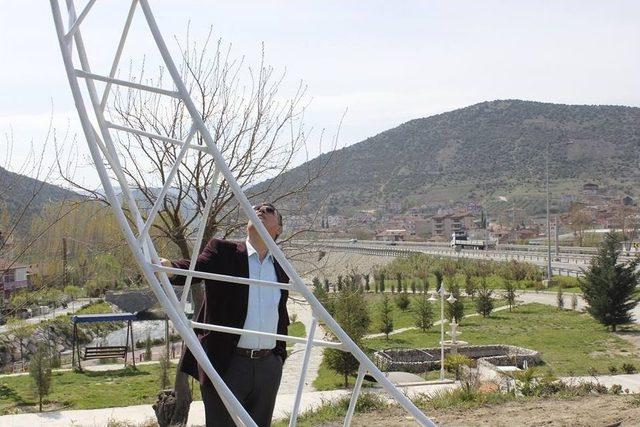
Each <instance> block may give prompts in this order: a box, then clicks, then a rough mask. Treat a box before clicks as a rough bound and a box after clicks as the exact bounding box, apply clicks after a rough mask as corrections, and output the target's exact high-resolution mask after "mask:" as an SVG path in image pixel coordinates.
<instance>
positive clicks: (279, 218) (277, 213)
mask: <svg viewBox="0 0 640 427" xmlns="http://www.w3.org/2000/svg"><path fill="white" fill-rule="evenodd" d="M256 206H258V207H262V206H269V207H270V208H273V210H274V211H276V215H277V217H278V225H279V226H282V214H281V213H280V211H279V210H278V208H276V207H275V206H274V205H273V203H269V202H262V203H260V204H259V205H255V206H254V209H255V207H256Z"/></svg>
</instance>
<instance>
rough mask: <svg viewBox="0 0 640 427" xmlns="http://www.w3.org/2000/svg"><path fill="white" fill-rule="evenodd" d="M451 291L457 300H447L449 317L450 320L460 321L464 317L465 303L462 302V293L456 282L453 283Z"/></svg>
mask: <svg viewBox="0 0 640 427" xmlns="http://www.w3.org/2000/svg"><path fill="white" fill-rule="evenodd" d="M449 292H450V293H451V295H453V297H454V298H455V299H456V300H455V302H453V303H450V302H447V306H446V307H447V308H446V311H447V319H448V320H449V321H450V322H451V321H452V320H453V319H456V321H457V322H458V323H460V321H461V320H462V318H463V317H464V304H463V302H462V295H461V294H460V287H459V286H458V285H457V284H456V283H452V284H451V288H450V289H449Z"/></svg>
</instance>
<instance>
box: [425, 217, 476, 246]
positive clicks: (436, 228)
mask: <svg viewBox="0 0 640 427" xmlns="http://www.w3.org/2000/svg"><path fill="white" fill-rule="evenodd" d="M431 222H432V232H433V237H440V238H443V239H445V240H446V239H449V238H451V234H453V233H454V232H456V231H464V230H471V229H473V228H475V225H474V222H473V215H471V214H470V213H469V212H463V213H451V214H439V215H434V216H432V217H431Z"/></svg>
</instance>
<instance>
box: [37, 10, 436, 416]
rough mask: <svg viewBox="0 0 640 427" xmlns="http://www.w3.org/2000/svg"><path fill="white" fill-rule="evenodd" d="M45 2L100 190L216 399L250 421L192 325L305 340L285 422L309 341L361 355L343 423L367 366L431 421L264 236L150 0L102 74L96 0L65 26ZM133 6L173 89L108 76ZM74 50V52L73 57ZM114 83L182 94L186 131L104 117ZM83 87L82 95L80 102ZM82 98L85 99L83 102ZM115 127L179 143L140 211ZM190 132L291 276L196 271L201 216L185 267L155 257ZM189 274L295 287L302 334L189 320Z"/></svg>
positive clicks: (70, 17) (350, 413)
mask: <svg viewBox="0 0 640 427" xmlns="http://www.w3.org/2000/svg"><path fill="white" fill-rule="evenodd" d="M50 3H51V10H52V13H53V19H54V23H55V28H56V32H57V36H58V42H59V44H60V49H61V51H62V58H63V61H64V67H65V70H66V73H67V78H68V81H69V85H70V87H71V92H72V94H73V99H74V101H75V105H76V109H77V110H78V115H79V117H80V122H81V125H82V130H83V132H84V135H85V137H86V140H87V143H88V146H89V150H90V152H91V156H92V158H93V162H94V164H95V167H96V169H97V172H98V175H99V177H100V180H101V182H102V186H103V188H104V192H105V195H106V197H107V199H108V201H109V203H110V205H111V207H112V208H113V212H114V214H115V216H116V218H117V220H118V223H119V225H120V228H121V230H122V232H123V234H124V237H125V239H126V241H127V243H128V245H129V247H130V249H131V252H132V254H133V256H134V258H135V260H136V262H137V264H138V266H139V267H140V269H141V270H142V272H143V273H144V277H145V279H146V280H147V282H148V283H149V284H150V286H151V288H152V290H153V292H154V293H155V295H156V297H157V298H158V301H159V302H160V303H161V304H162V306H163V308H164V310H165V312H166V314H167V315H168V317H169V318H170V319H171V321H172V322H173V324H174V327H175V328H176V329H177V330H178V332H179V333H180V335H181V337H182V338H183V339H184V341H185V343H186V345H187V346H188V347H189V349H190V350H191V352H192V353H193V355H194V356H195V358H196V360H197V361H198V364H199V365H200V366H201V367H202V368H203V369H204V371H205V372H206V374H207V376H208V377H209V378H210V379H211V382H212V384H213V385H214V387H215V389H216V390H217V391H218V393H219V394H220V396H221V398H222V401H223V402H224V404H225V406H226V408H227V409H228V410H229V413H230V414H231V415H232V417H233V418H234V420H235V422H236V424H237V425H241V426H255V425H256V424H255V422H254V421H253V420H252V419H251V417H250V416H249V414H248V413H247V412H246V411H245V409H244V408H243V407H242V405H241V404H240V403H239V402H238V400H237V399H236V398H235V396H234V395H233V394H232V393H231V391H230V390H229V388H228V387H227V386H226V384H225V383H224V382H223V381H222V378H221V377H220V375H219V374H218V373H217V372H216V370H215V369H214V368H213V366H212V364H211V362H210V361H209V359H208V358H207V355H206V353H205V352H204V349H203V348H202V346H201V345H200V342H199V341H198V338H197V336H196V334H195V332H194V331H193V328H197V329H206V330H211V331H219V332H225V333H232V334H239V335H244V334H248V335H259V336H271V337H274V338H277V339H278V340H283V341H288V342H297V343H304V344H305V355H304V362H303V366H302V369H301V372H300V378H299V383H298V389H297V394H296V399H295V402H294V405H293V408H292V412H291V414H292V415H291V419H290V423H289V425H290V426H294V425H295V424H296V420H297V415H298V409H299V406H300V399H301V396H302V389H303V386H304V382H305V374H306V371H307V366H308V363H309V356H310V352H311V349H312V347H313V346H324V347H331V348H336V349H339V350H342V351H346V352H350V353H351V354H353V356H354V357H355V358H356V359H357V360H358V362H359V363H360V366H359V369H358V376H357V379H356V383H355V387H354V390H353V393H352V396H351V402H350V405H349V408H348V410H347V414H346V416H345V420H344V425H345V426H348V425H349V424H350V422H351V418H352V416H353V412H354V410H355V406H356V401H357V399H358V395H359V393H360V389H361V386H362V381H363V379H364V376H365V374H367V373H368V374H369V375H371V376H373V377H374V378H375V379H376V381H378V383H379V384H380V385H381V386H382V387H383V388H384V389H385V390H386V391H387V392H388V393H389V394H390V395H391V396H392V397H393V398H394V399H395V400H396V401H397V402H398V403H399V404H400V405H401V406H402V407H404V408H405V409H406V410H407V411H408V412H409V413H410V414H411V415H412V416H413V417H414V419H415V420H416V421H417V422H418V423H419V424H420V425H424V426H434V425H435V424H434V423H433V422H432V421H431V420H430V419H429V418H427V417H426V416H425V415H424V414H423V413H422V412H421V411H420V410H419V409H418V408H416V406H415V405H413V403H412V402H411V401H410V400H409V399H408V398H407V397H406V396H405V395H404V394H403V393H401V392H400V391H399V390H398V389H397V388H396V387H395V386H394V385H393V384H392V383H391V382H390V381H389V380H388V379H387V377H385V375H384V374H383V373H382V372H381V371H380V370H379V369H378V368H377V367H376V366H375V365H374V364H373V362H372V361H371V360H369V358H367V356H366V355H365V354H364V352H363V351H362V350H361V349H360V348H358V346H357V345H356V344H355V343H354V342H353V341H352V340H351V339H350V338H349V336H348V335H347V334H346V333H345V332H344V331H343V330H342V329H341V328H340V326H339V325H338V324H337V323H336V321H335V320H334V319H333V318H332V317H331V315H330V314H329V313H328V312H327V311H326V310H325V309H324V307H323V306H322V305H321V304H320V303H319V302H318V300H317V299H316V298H315V296H314V295H313V293H312V292H311V291H310V290H309V289H308V288H307V287H306V286H305V284H304V282H303V281H302V279H301V278H300V277H299V276H298V274H297V273H296V271H295V270H294V268H293V267H292V265H291V264H290V263H289V261H288V260H287V258H286V257H285V255H284V253H283V252H282V251H281V250H280V248H279V247H278V246H277V245H276V243H275V242H274V241H273V239H272V238H271V237H270V235H269V234H268V232H267V230H266V229H265V227H264V225H263V224H262V222H261V221H259V220H258V217H257V216H256V213H255V211H254V210H253V209H252V206H251V204H250V203H249V200H248V199H247V197H246V196H245V194H244V192H243V190H242V188H241V187H240V185H239V184H238V182H237V181H236V180H235V178H234V176H233V174H232V172H231V170H230V169H229V167H228V165H227V164H226V163H225V160H224V158H223V156H222V154H221V153H220V151H219V149H218V147H217V145H216V141H215V140H214V139H213V138H212V136H211V134H210V133H209V131H208V130H207V128H206V126H205V124H204V122H203V120H202V118H201V115H200V113H199V111H198V110H197V108H196V106H195V104H194V102H193V100H192V99H191V96H190V94H189V92H188V90H187V88H186V86H185V84H184V82H183V80H182V78H181V76H180V73H179V71H178V69H177V68H176V65H175V64H174V62H173V60H172V58H171V56H170V54H169V50H168V49H167V46H166V45H165V42H164V39H163V38H162V35H161V33H160V30H159V29H158V26H157V24H156V21H155V19H154V16H153V13H152V11H151V8H150V7H149V3H148V1H147V0H133V1H132V3H131V7H130V8H129V12H128V15H127V17H126V21H125V24H124V29H123V31H122V35H121V37H120V41H119V43H118V46H117V48H116V53H115V57H114V59H113V62H112V65H111V71H110V73H109V75H108V76H107V75H99V74H94V73H93V72H92V71H91V66H90V64H89V60H88V57H87V53H86V50H85V46H84V43H83V40H82V36H81V32H80V26H81V24H82V22H83V21H84V20H85V18H86V17H87V16H88V15H89V13H90V12H91V9H92V7H93V6H94V5H95V3H96V0H89V1H88V2H87V3H86V5H85V6H84V8H83V10H82V11H81V13H80V14H79V15H78V14H77V13H76V10H75V4H74V0H66V8H67V11H66V14H67V18H68V21H69V23H68V26H66V27H65V25H64V22H63V15H62V11H61V9H60V5H59V1H58V0H50ZM138 8H140V9H142V13H143V15H144V19H145V21H146V24H147V25H148V30H149V31H150V34H151V36H152V38H153V41H154V42H155V45H156V46H157V48H158V51H159V53H160V56H161V57H162V60H163V62H164V66H165V67H166V69H167V71H168V73H169V75H170V77H171V81H172V82H173V85H174V87H175V90H167V89H162V88H159V87H153V86H147V85H144V84H141V83H136V82H132V81H125V80H120V79H116V78H115V77H114V76H115V75H116V71H117V69H118V64H119V61H120V58H121V55H122V51H123V47H124V45H125V41H126V39H127V35H128V33H129V29H130V27H131V24H132V21H133V15H134V13H135V11H136V9H138ZM74 48H75V49H74ZM74 51H75V55H76V56H77V58H74ZM76 59H77V61H78V62H79V65H80V66H79V68H76V65H74V63H75V60H76ZM79 79H83V80H85V83H86V92H83V91H82V89H81V85H80V82H79ZM95 82H101V83H105V87H104V91H103V93H102V94H99V93H98V90H97V88H96V84H95ZM114 85H115V86H122V87H126V88H130V89H132V90H140V91H147V92H153V93H156V94H160V95H162V96H168V97H173V98H177V99H179V100H180V101H182V102H183V103H184V105H185V107H186V109H187V110H188V113H189V115H190V118H191V121H192V124H191V128H190V131H189V133H188V136H187V138H186V139H185V140H175V139H171V138H168V137H166V136H161V135H156V134H151V133H147V132H142V131H140V130H137V129H133V128H129V127H126V126H122V125H119V124H116V123H113V122H112V121H110V120H109V119H108V117H107V115H108V112H107V111H106V109H105V106H106V105H107V101H108V97H109V94H110V90H111V87H112V86H114ZM87 95H88V102H86V103H85V99H86V98H87ZM86 104H88V107H87V105H86ZM89 110H91V111H92V113H93V114H92V115H90V114H89ZM114 130H117V131H121V132H130V133H133V134H137V135H139V136H143V137H145V138H149V139H156V140H160V141H163V142H167V143H170V144H173V145H176V146H178V147H180V151H179V154H178V155H177V158H176V162H175V164H174V166H173V168H172V169H171V172H170V174H169V175H168V177H167V179H166V183H165V185H164V187H163V188H162V190H161V192H160V194H159V195H158V196H157V199H156V202H155V203H154V205H153V207H152V208H151V209H150V210H149V212H148V213H146V214H145V215H144V216H143V213H142V212H141V209H140V208H139V206H138V204H137V202H136V200H135V198H134V195H133V193H132V191H131V189H130V187H129V184H128V182H127V179H126V177H125V174H124V173H123V168H122V165H121V160H120V159H119V157H118V152H117V150H116V149H115V146H114V143H113V138H112V135H111V132H112V131H114ZM196 134H199V135H200V137H201V138H202V139H203V140H204V142H205V144H206V145H205V147H204V151H205V152H206V153H207V154H208V155H210V156H212V158H213V160H214V163H215V167H216V171H215V174H214V179H213V180H212V183H213V184H212V185H213V186H215V185H217V181H218V177H219V174H221V175H222V178H223V179H224V180H225V181H226V183H227V185H228V186H229V188H230V189H231V191H232V193H233V195H234V197H235V199H236V201H237V202H238V204H239V205H240V208H241V210H242V211H243V212H244V214H245V215H246V216H247V217H248V218H249V219H250V220H251V221H252V222H253V224H255V226H256V228H257V230H258V233H259V234H260V236H261V237H262V239H263V240H264V241H265V242H266V244H267V247H268V248H269V251H270V253H271V254H272V255H273V256H274V257H275V258H276V260H277V261H278V263H279V264H280V266H281V267H282V268H283V269H284V271H285V272H286V274H287V275H288V276H289V278H290V283H289V284H282V283H277V282H266V281H260V280H252V279H248V278H239V277H231V276H225V275H221V274H213V273H205V272H200V271H195V270H194V266H195V261H196V258H197V256H198V252H199V251H200V248H201V245H202V239H203V235H204V228H205V227H204V225H205V223H204V222H203V223H201V224H200V227H199V228H198V235H197V239H196V244H195V247H194V250H193V255H192V258H191V265H190V269H188V270H180V269H174V268H169V267H163V266H160V265H157V264H156V262H157V260H158V254H157V253H156V249H155V247H154V245H153V242H152V241H151V239H150V237H149V229H150V227H151V224H152V223H153V221H154V219H155V218H156V215H157V214H158V212H159V210H160V206H161V202H162V200H163V198H164V196H165V195H166V194H167V192H168V191H169V189H170V186H171V183H172V180H173V179H174V177H175V174H176V172H177V170H178V168H179V167H180V164H181V159H182V158H183V156H184V155H185V154H186V153H187V152H188V150H193V149H197V150H200V151H202V150H203V147H202V146H196V145H193V144H191V143H190V141H191V140H192V138H193V137H194V136H195V135H196ZM109 171H110V172H111V173H112V174H113V175H115V178H116V180H117V182H118V186H119V187H120V189H121V190H122V192H123V202H121V201H120V198H119V197H118V195H116V193H115V189H114V187H113V185H112V183H111V178H110V175H109ZM214 193H215V192H214V191H210V192H209V197H208V199H207V202H206V204H205V208H204V212H203V215H202V218H203V220H202V221H206V218H207V217H208V214H209V211H210V209H211V206H212V203H213V198H214ZM123 203H124V205H126V207H127V209H128V210H129V212H130V213H131V214H132V216H133V218H134V222H135V227H132V226H131V224H130V223H129V221H128V220H127V217H126V216H125V213H124V211H123ZM158 272H159V273H160V274H158V275H157V276H156V273H158ZM167 273H171V274H175V275H183V276H186V284H185V289H184V290H183V293H182V298H181V300H178V298H177V296H176V294H175V292H174V290H173V288H172V286H171V284H170V283H169V280H168V277H167ZM193 278H199V279H213V280H218V281H223V282H230V283H237V284H244V285H253V286H271V287H277V288H280V289H287V290H290V291H293V292H297V293H299V294H301V295H302V296H303V297H304V298H305V299H306V300H307V302H308V303H309V305H310V306H311V308H312V310H313V316H314V317H313V320H312V323H311V327H310V330H309V332H308V334H307V337H306V338H299V337H289V336H283V335H278V334H265V333H262V332H255V331H250V330H243V329H235V328H229V327H223V326H217V325H210V324H202V323H196V322H193V321H190V320H189V319H188V318H187V317H186V316H185V314H184V304H185V302H186V298H187V295H188V294H189V292H188V290H189V286H190V283H191V280H192V279H193ZM318 320H320V321H322V322H324V323H325V325H326V326H327V328H328V329H329V330H331V332H333V334H334V335H335V336H336V337H337V339H338V340H339V341H338V342H330V341H323V340H318V339H315V337H314V335H315V331H316V325H317V321H318Z"/></svg>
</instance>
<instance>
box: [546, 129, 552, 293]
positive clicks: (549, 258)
mask: <svg viewBox="0 0 640 427" xmlns="http://www.w3.org/2000/svg"><path fill="white" fill-rule="evenodd" d="M545 163H546V171H547V173H546V181H547V280H548V281H549V282H548V283H547V286H549V285H551V221H550V219H549V199H550V192H549V141H547V158H546V161H545Z"/></svg>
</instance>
